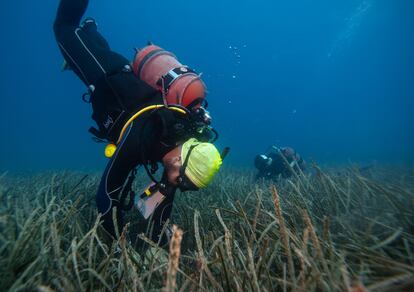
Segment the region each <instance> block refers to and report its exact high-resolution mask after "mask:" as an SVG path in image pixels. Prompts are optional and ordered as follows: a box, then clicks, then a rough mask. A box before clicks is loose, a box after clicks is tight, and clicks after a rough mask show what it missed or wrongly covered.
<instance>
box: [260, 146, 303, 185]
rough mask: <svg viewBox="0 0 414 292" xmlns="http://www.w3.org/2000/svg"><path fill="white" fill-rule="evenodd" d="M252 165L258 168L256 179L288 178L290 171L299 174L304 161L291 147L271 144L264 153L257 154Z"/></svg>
mask: <svg viewBox="0 0 414 292" xmlns="http://www.w3.org/2000/svg"><path fill="white" fill-rule="evenodd" d="M254 166H255V167H256V169H257V170H258V173H257V175H256V178H257V179H260V178H266V179H276V178H278V177H279V176H281V177H283V178H289V177H290V176H292V175H293V173H292V171H294V172H296V173H298V174H299V173H300V171H304V170H305V167H306V165H305V161H304V160H303V159H302V157H300V155H299V154H298V153H297V152H296V151H295V150H294V149H293V148H290V147H281V148H279V147H276V146H271V147H270V149H269V151H267V153H266V154H259V155H257V156H256V157H255V159H254Z"/></svg>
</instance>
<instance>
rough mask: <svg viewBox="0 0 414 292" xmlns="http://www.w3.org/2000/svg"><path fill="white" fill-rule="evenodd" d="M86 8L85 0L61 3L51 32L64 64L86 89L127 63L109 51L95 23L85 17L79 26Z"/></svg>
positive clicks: (62, 0) (121, 57) (67, 0)
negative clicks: (53, 33)
mask: <svg viewBox="0 0 414 292" xmlns="http://www.w3.org/2000/svg"><path fill="white" fill-rule="evenodd" d="M87 5H88V1H87V0H61V2H60V4H59V8H58V12H57V17H56V20H55V23H54V32H55V36H56V40H57V43H58V45H59V48H60V50H61V52H62V54H63V56H64V58H65V60H66V62H67V63H68V64H69V66H70V68H71V69H72V70H73V71H74V72H75V73H76V75H77V76H78V77H79V78H80V79H81V80H82V81H83V82H84V83H85V85H87V86H89V85H91V84H94V83H95V82H96V81H97V80H98V79H100V78H101V77H102V76H103V75H104V74H106V73H108V72H110V71H113V70H119V69H120V68H122V67H123V66H125V65H126V64H128V63H129V62H128V60H127V59H126V58H124V57H123V56H121V55H119V54H117V53H115V52H113V51H111V49H110V47H109V45H108V43H107V41H106V40H105V39H104V38H103V37H102V35H101V34H99V32H98V31H97V27H96V23H95V21H93V20H92V19H90V18H87V19H86V20H85V21H84V22H83V23H82V24H81V25H79V22H80V19H81V18H82V15H83V14H84V12H85V10H86V7H87Z"/></svg>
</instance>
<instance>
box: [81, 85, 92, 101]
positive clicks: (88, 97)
mask: <svg viewBox="0 0 414 292" xmlns="http://www.w3.org/2000/svg"><path fill="white" fill-rule="evenodd" d="M94 91H95V86H94V85H93V84H91V85H89V86H88V90H87V91H86V92H85V93H84V94H82V100H83V101H84V102H86V103H91V95H92V93H93V92H94Z"/></svg>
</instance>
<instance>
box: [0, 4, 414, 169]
mask: <svg viewBox="0 0 414 292" xmlns="http://www.w3.org/2000/svg"><path fill="white" fill-rule="evenodd" d="M57 4H58V1H28V0H23V1H2V2H1V4H0V21H1V26H0V27H1V37H2V39H1V45H0V53H1V54H0V56H2V59H1V66H0V76H1V78H0V82H1V83H0V84H1V93H0V97H1V105H0V134H1V136H0V137H1V138H0V139H1V145H0V147H1V148H0V170H44V169H67V168H72V169H100V168H102V167H103V166H104V165H105V163H106V158H104V156H103V154H102V153H103V148H104V145H102V144H96V143H94V142H92V140H91V139H90V135H89V134H88V132H87V129H88V128H89V126H91V125H93V121H92V120H91V118H90V115H91V108H90V107H89V105H88V104H85V103H83V102H82V100H81V98H80V97H81V94H82V93H83V92H84V91H85V88H84V86H83V84H82V83H81V82H80V81H79V80H77V78H76V77H75V75H74V74H73V73H71V72H64V73H61V72H60V65H61V62H62V57H61V55H60V52H59V50H58V48H57V45H56V43H55V40H54V36H53V33H52V22H53V19H54V16H55V11H56V8H57ZM86 15H88V16H93V17H94V18H95V19H96V20H97V21H98V24H99V30H100V31H101V33H102V34H103V35H104V36H106V38H107V39H108V41H109V43H110V44H111V46H112V48H113V49H114V50H115V51H118V52H120V53H122V54H124V55H125V56H128V57H131V58H132V56H133V50H132V48H133V47H142V46H144V45H145V44H146V42H147V41H148V40H151V41H153V42H154V43H156V44H158V45H160V46H162V47H164V48H165V49H167V50H171V51H173V52H174V53H175V54H176V55H177V56H178V57H179V59H180V60H181V61H182V62H183V63H186V64H188V65H190V66H192V67H194V68H195V69H197V70H198V71H199V72H203V76H204V79H205V82H206V83H207V86H208V89H209V97H208V99H209V102H210V110H211V114H212V116H213V118H214V125H215V126H216V128H217V129H218V130H219V131H220V134H221V138H220V140H219V143H218V144H219V146H220V147H224V146H227V145H228V146H230V147H232V152H231V155H230V156H229V160H228V163H229V164H233V165H242V166H250V165H251V164H252V159H253V157H254V155H255V154H257V153H259V152H261V151H264V150H266V149H267V148H268V146H269V145H271V144H277V145H281V146H285V145H289V146H292V147H294V148H295V149H297V150H298V152H300V153H301V154H302V156H304V157H305V158H306V159H313V160H315V161H317V162H319V163H328V164H336V163H348V162H361V163H370V162H372V161H378V162H382V163H413V162H414V154H413V149H414V131H413V125H414V117H413V116H414V110H413V108H414V29H413V28H414V2H413V1H410V0H395V1H390V0H347V1H338V0H337V1H334V0H296V1H276V0H273V1H270V0H268V1H253V0H248V1H247V0H245V1H240V0H239V1H234V0H232V1H230V0H210V1H190V0H185V1H184V0H181V1H166V0H165V1H109V0H99V1H93V0H92V1H91V3H90V6H89V9H88V11H87V14H86ZM180 22H181V23H180ZM173 23H176V24H175V25H172V24H173Z"/></svg>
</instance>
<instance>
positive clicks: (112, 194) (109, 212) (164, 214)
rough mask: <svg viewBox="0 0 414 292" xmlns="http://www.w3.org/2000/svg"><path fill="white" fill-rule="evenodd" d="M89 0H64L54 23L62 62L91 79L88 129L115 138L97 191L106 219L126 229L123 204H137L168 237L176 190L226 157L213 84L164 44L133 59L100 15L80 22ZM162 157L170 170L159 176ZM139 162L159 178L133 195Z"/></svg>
mask: <svg viewBox="0 0 414 292" xmlns="http://www.w3.org/2000/svg"><path fill="white" fill-rule="evenodd" d="M88 3H89V1H88V0H61V1H60V3H59V7H58V10H57V16H56V19H55V22H54V27H53V28H54V33H55V37H56V40H57V43H58V46H59V49H60V51H61V53H62V54H63V57H64V60H65V62H64V66H63V69H69V70H72V71H73V72H74V73H75V74H76V75H77V76H78V77H79V79H81V81H82V82H83V83H84V84H85V85H86V87H87V92H86V93H85V94H84V95H83V96H82V99H83V100H84V101H85V102H88V103H90V104H91V105H92V109H93V114H92V118H93V120H94V121H95V122H96V124H97V125H98V128H93V127H92V128H90V129H89V131H90V132H91V133H92V134H93V135H94V136H95V137H94V139H95V140H97V141H98V142H99V141H100V142H103V141H107V142H109V144H108V146H107V147H106V148H105V155H106V156H107V157H108V158H110V160H109V162H108V165H107V167H106V169H105V171H104V173H103V176H102V179H101V182H100V184H99V189H98V192H97V194H96V203H97V207H98V211H99V213H101V214H102V221H103V227H104V228H105V230H106V231H107V232H108V233H109V234H111V235H112V236H113V237H116V236H117V235H119V232H120V231H122V227H123V225H124V222H123V215H124V212H125V211H126V210H128V209H131V207H132V205H134V204H135V205H138V206H139V210H140V211H141V213H143V215H144V218H145V219H147V221H146V222H147V223H150V224H152V229H153V231H152V235H151V239H152V240H153V241H154V242H160V244H161V245H164V244H166V243H168V240H169V238H168V237H167V236H166V235H165V234H164V235H163V236H160V234H161V230H162V229H163V226H164V224H165V222H166V221H167V219H168V218H169V217H170V214H171V211H172V203H173V200H174V194H175V192H176V190H177V189H180V190H181V191H188V190H199V189H201V188H204V187H206V186H207V185H208V184H209V183H210V182H211V181H212V179H213V177H214V176H215V174H216V173H217V172H218V170H219V168H220V166H221V163H222V156H221V155H220V153H219V152H218V150H217V148H216V147H215V146H214V145H213V144H212V143H213V142H214V141H215V140H216V139H217V132H216V131H215V130H214V129H213V128H212V127H211V126H210V122H211V117H210V115H209V113H208V112H207V111H206V109H205V108H206V107H207V104H206V101H205V96H206V87H205V85H204V83H203V81H202V80H201V79H200V75H198V74H197V73H196V72H195V71H194V70H192V69H191V68H189V67H187V66H184V65H182V64H181V63H180V62H179V61H178V60H177V59H176V57H175V56H174V55H173V54H172V53H170V52H167V51H165V50H163V49H161V48H160V47H158V46H155V45H152V44H148V45H147V46H146V47H144V48H143V49H142V50H137V51H136V55H135V58H134V60H133V61H132V62H129V61H128V60H127V59H126V58H124V57H123V56H121V55H120V54H118V53H116V52H114V51H112V50H111V48H110V47H109V45H108V42H107V41H106V39H105V38H104V37H103V36H102V35H101V34H100V33H99V32H98V30H97V23H96V22H95V20H94V19H92V18H86V19H85V20H84V21H83V22H81V18H82V17H83V14H84V13H85V11H86V9H87V6H88ZM226 149H227V148H226ZM226 149H225V150H226ZM159 163H161V164H162V165H163V168H164V170H163V173H162V178H161V179H160V180H157V179H156V178H155V177H154V174H155V173H156V171H157V168H158V164H159ZM140 165H142V166H144V168H145V170H146V171H147V174H148V176H149V177H150V178H151V180H152V181H153V183H152V184H151V185H150V186H149V187H148V188H147V189H146V190H145V192H144V193H143V194H142V195H141V196H140V197H139V198H138V201H136V198H135V201H134V193H133V192H132V190H131V187H132V182H133V180H134V178H135V172H136V168H137V167H138V166H140ZM128 198H129V199H130V202H129V203H128V204H127V203H126V201H127V199H128ZM149 198H151V199H149ZM153 198H155V199H153ZM147 199H148V200H147ZM147 202H149V203H148V204H147ZM115 207H116V212H115ZM115 218H116V221H117V223H118V224H115V223H114V220H113V219H115ZM160 237H162V238H160Z"/></svg>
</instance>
